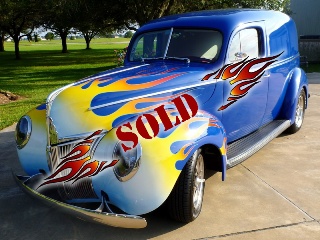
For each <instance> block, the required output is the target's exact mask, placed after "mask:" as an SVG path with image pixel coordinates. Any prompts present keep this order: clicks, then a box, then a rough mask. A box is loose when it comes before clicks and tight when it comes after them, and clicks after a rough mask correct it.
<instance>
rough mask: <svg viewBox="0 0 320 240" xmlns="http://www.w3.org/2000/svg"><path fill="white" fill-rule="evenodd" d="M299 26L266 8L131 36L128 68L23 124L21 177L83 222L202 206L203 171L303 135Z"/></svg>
mask: <svg viewBox="0 0 320 240" xmlns="http://www.w3.org/2000/svg"><path fill="white" fill-rule="evenodd" d="M299 61H300V56H299V51H298V38H297V32H296V27H295V23H294V22H293V20H292V19H291V18H290V17H289V16H287V15H285V14H283V13H280V12H276V11H266V10H249V9H234V10H216V11H201V12H191V13H185V14H179V15H173V16H168V17H163V18H160V19H157V20H154V21H151V22H150V23H148V24H146V25H144V26H142V27H141V28H140V29H139V30H138V31H137V32H136V33H135V35H134V36H133V38H132V40H131V42H130V44H129V46H128V48H127V54H126V56H125V60H124V66H123V67H119V68H115V69H112V70H108V71H105V72H102V73H99V74H96V75H93V76H90V77H87V78H85V79H82V80H80V81H78V82H75V83H73V84H70V85H68V86H65V87H63V88H61V89H58V90H56V91H54V92H53V93H51V94H50V95H49V96H48V98H47V100H46V103H44V104H43V105H40V106H38V107H37V108H35V109H33V110H31V111H30V112H28V113H27V114H26V115H25V116H23V117H22V118H21V119H20V121H19V122H18V124H17V128H16V143H17V150H18V155H19V159H20V162H21V165H22V167H23V168H24V170H25V172H26V173H27V175H28V176H15V178H16V180H17V183H18V184H19V185H20V186H21V187H22V188H23V189H24V190H25V191H26V192H27V193H29V194H31V195H32V196H34V197H36V198H38V199H40V200H42V201H44V202H46V203H48V204H50V205H53V206H55V207H57V208H59V209H62V210H65V211H67V212H69V213H72V214H75V215H76V216H77V217H78V218H81V219H84V220H91V221H96V222H99V223H103V224H107V225H111V226H117V227H127V228H143V227H145V226H146V225H147V223H146V220H145V219H144V218H143V217H141V216H139V215H142V214H146V213H148V212H151V211H153V210H154V209H156V208H158V207H160V206H161V205H164V207H166V209H167V211H168V213H169V215H170V216H171V217H172V218H174V219H176V220H177V221H181V222H185V223H188V222H191V221H193V220H195V219H196V218H197V217H198V216H199V214H200V212H201V207H202V200H203V195H204V188H205V178H204V172H205V170H206V169H214V170H216V171H219V172H221V177H222V180H224V179H225V176H226V170H227V168H231V167H233V166H235V165H237V164H239V163H241V162H242V161H244V160H245V159H247V158H248V157H250V156H251V155H252V154H254V153H255V152H257V151H258V150H259V149H261V148H262V147H263V146H265V145H266V144H267V143H268V142H269V141H271V140H272V139H273V138H275V137H277V136H278V135H279V134H281V133H282V132H284V131H286V132H287V133H295V132H297V131H299V129H300V128H301V126H302V123H303V118H304V113H305V109H306V108H307V104H308V96H309V93H308V81H307V77H306V74H305V73H304V71H303V70H302V69H301V68H300V67H299Z"/></svg>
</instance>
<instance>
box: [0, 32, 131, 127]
mask: <svg viewBox="0 0 320 240" xmlns="http://www.w3.org/2000/svg"><path fill="white" fill-rule="evenodd" d="M128 43H129V40H128V39H125V38H119V39H107V38H102V39H93V40H92V42H91V48H92V49H91V50H85V47H86V45H85V41H84V39H77V40H68V51H69V53H67V54H63V53H61V49H62V46H61V41H59V40H53V41H41V42H37V43H34V42H32V43H29V42H28V41H21V42H20V52H21V60H15V56H14V45H13V43H12V42H6V43H5V52H2V53H1V52H0V90H4V91H10V92H12V93H14V94H17V95H20V96H22V97H23V99H22V100H19V101H16V102H12V103H9V104H5V105H0V130H1V129H3V128H5V127H7V126H10V125H11V124H13V123H14V122H16V121H18V119H19V118H20V117H21V116H22V115H23V114H25V113H26V112H27V111H29V110H30V109H32V108H34V107H36V106H37V105H39V104H41V103H43V102H45V99H46V97H47V96H48V94H49V93H50V92H52V91H53V90H55V89H57V88H59V87H61V86H64V85H66V84H68V83H71V82H75V81H77V80H79V79H81V78H83V77H86V76H89V75H92V74H94V73H98V72H101V71H104V70H106V69H110V68H113V67H115V63H114V60H115V56H114V49H123V48H124V47H126V46H127V45H128Z"/></svg>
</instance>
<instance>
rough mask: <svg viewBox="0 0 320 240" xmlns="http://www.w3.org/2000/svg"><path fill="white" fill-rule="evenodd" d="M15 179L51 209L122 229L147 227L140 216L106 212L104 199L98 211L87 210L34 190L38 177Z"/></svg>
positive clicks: (23, 188) (26, 190) (19, 177)
mask: <svg viewBox="0 0 320 240" xmlns="http://www.w3.org/2000/svg"><path fill="white" fill-rule="evenodd" d="M13 177H14V179H15V180H16V182H17V184H18V185H19V186H20V187H21V188H22V190H23V191H24V192H26V193H28V194H29V195H31V196H32V197H34V198H36V199H39V200H41V201H42V202H43V203H45V204H47V205H49V206H51V207H55V208H57V209H59V210H62V211H64V212H67V213H69V214H72V215H74V216H75V217H77V218H80V219H82V220H85V221H90V222H98V223H101V224H105V225H109V226H113V227H122V228H144V227H146V226H147V222H146V220H145V219H144V218H142V217H139V216H134V215H126V214H116V213H109V212H104V211H103V210H104V208H105V207H106V208H107V209H108V206H105V201H104V199H102V203H101V205H100V207H99V208H98V209H96V210H91V209H85V208H81V207H78V206H74V205H71V204H67V203H64V202H61V201H58V200H55V199H53V198H50V197H47V196H45V195H43V194H41V193H39V192H37V191H35V190H34V189H33V188H32V183H33V182H34V180H35V179H37V178H38V175H34V176H31V177H29V176H18V175H15V174H13ZM104 206H105V207H104Z"/></svg>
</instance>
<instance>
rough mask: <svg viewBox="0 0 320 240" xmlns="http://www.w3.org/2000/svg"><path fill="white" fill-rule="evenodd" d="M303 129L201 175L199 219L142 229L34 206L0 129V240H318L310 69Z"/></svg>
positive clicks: (314, 85) (315, 93) (316, 85)
mask: <svg viewBox="0 0 320 240" xmlns="http://www.w3.org/2000/svg"><path fill="white" fill-rule="evenodd" d="M309 83H310V93H311V98H310V102H309V103H310V104H309V108H308V110H307V112H306V116H305V121H304V125H303V128H302V129H301V131H299V132H298V133H297V134H295V135H281V136H279V137H278V138H276V139H274V140H273V141H272V142H271V143H269V144H268V145H267V146H266V147H264V148H263V149H262V150H260V151H259V152H258V153H256V154H255V155H254V156H252V157H251V158H249V159H248V160H247V161H245V162H244V163H242V164H240V165H238V166H236V167H234V168H232V169H230V170H228V172H227V180H226V181H225V182H221V180H220V179H221V174H220V173H213V172H211V173H210V172H209V173H208V174H207V180H206V189H205V197H204V204H203V209H202V212H201V214H200V217H199V218H198V219H197V220H196V221H194V222H192V223H190V224H187V225H184V224H180V223H176V222H174V221H171V220H170V219H168V218H167V217H166V215H165V214H164V213H163V211H161V209H160V210H156V211H155V212H153V213H150V214H147V215H145V217H146V219H147V221H148V226H147V228H145V229H140V230H133V229H119V228H113V227H107V226H103V225H98V224H93V223H87V222H83V221H81V220H78V219H75V218H73V217H71V216H68V215H65V214H63V213H60V212H58V211H56V210H55V209H52V208H49V207H46V206H44V205H41V204H39V203H38V202H37V201H35V200H33V199H31V198H29V197H28V196H27V195H25V194H24V193H23V192H22V191H20V189H19V188H18V187H17V185H16V184H15V182H14V180H13V178H12V176H11V169H13V171H15V172H20V173H21V172H22V169H21V168H20V166H19V163H18V157H17V154H16V151H15V144H14V126H12V127H9V128H7V129H4V130H3V131H1V132H0V239H96V240H99V239H226V240H240V239H246V240H247V239H249V240H250V239H260V240H264V239H268V240H269V239H281V240H282V239H312V240H315V239H320V140H319V135H320V104H319V103H320V74H309Z"/></svg>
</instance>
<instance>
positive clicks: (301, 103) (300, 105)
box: [286, 89, 306, 134]
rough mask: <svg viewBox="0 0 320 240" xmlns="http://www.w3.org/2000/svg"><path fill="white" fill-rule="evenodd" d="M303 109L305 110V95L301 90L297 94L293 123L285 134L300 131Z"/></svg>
mask: <svg viewBox="0 0 320 240" xmlns="http://www.w3.org/2000/svg"><path fill="white" fill-rule="evenodd" d="M305 109H306V93H305V91H304V90H303V89H302V90H301V92H300V94H299V98H298V102H297V105H296V112H295V118H294V123H293V124H292V125H291V126H290V127H289V128H288V129H287V131H286V132H287V133H291V134H293V133H296V132H298V131H299V130H300V128H301V127H302V123H303V119H304V112H305Z"/></svg>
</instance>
